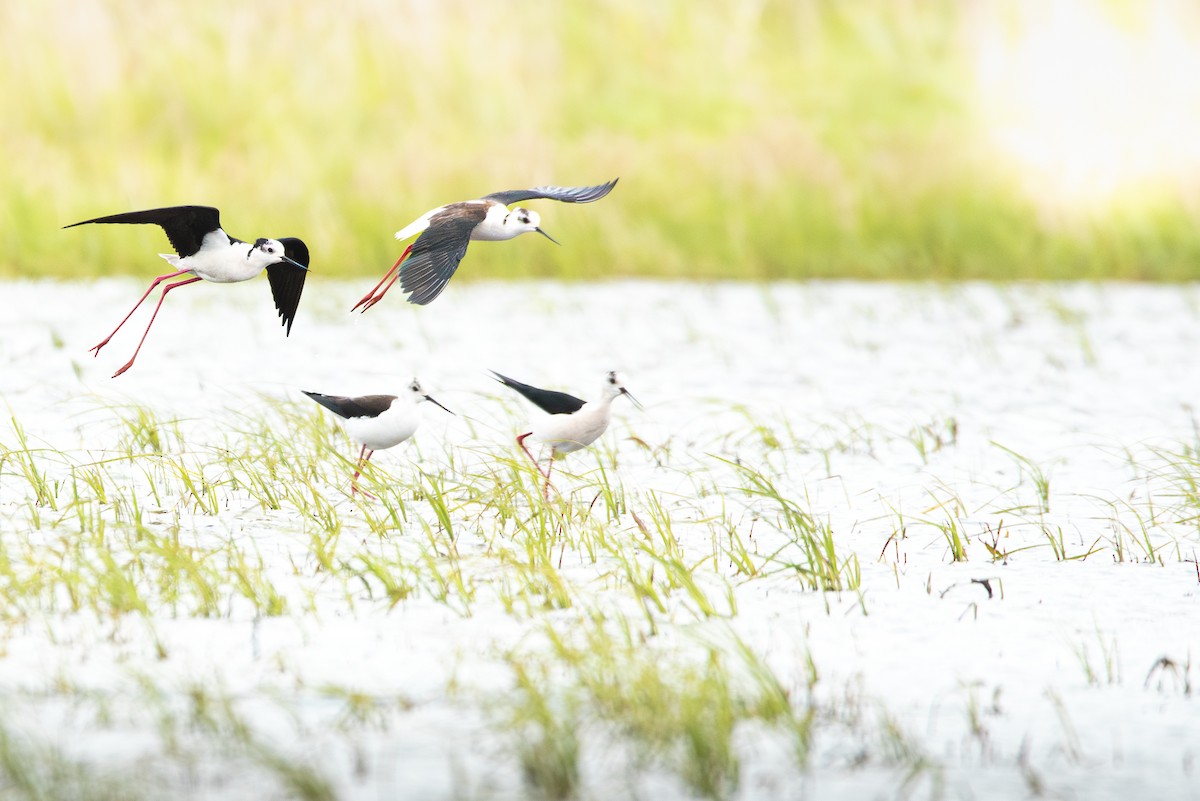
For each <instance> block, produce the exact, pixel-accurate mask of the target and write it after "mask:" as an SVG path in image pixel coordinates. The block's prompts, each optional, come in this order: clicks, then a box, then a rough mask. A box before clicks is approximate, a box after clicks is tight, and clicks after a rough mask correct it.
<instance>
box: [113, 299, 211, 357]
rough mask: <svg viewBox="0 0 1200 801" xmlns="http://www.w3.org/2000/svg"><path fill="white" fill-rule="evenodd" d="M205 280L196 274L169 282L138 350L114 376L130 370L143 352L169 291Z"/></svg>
mask: <svg viewBox="0 0 1200 801" xmlns="http://www.w3.org/2000/svg"><path fill="white" fill-rule="evenodd" d="M203 280H204V279H203V278H201V277H199V276H196V277H195V278H189V279H188V280H186V281H176V282H175V283H174V284H167V288H166V289H164V290H163V291H162V297H160V298H159V299H158V305H156V306H155V307H154V314H152V315H150V322H148V323H146V330H145V331H144V332H143V333H142V338H141V340H140V341H139V342H138V346H137V350H135V351H134V352H133V355H132V356H130V357H129V361H127V362H125V366H124V367H122V368H121V369H120V370H118V371H117V372H115V373H113V378H116V377H117V376H119V375H120V374H121V373H123V372H125V371H126V370H128V369H129V368H130V367H133V361H134V359H136V358H137V357H138V354H139V353H141V351H142V345H143V344H145V342H146V336H147V335H148V334H149V333H150V326H152V325H154V318H155V317H158V310H159V309H161V308H162V305H163V301H164V300H166V299H167V293H168V292H170V291H171V290H172V289H175V288H176V287H181V286H187V285H188V284H194V283H196V282H197V281H203Z"/></svg>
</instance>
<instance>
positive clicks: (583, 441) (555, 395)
mask: <svg viewBox="0 0 1200 801" xmlns="http://www.w3.org/2000/svg"><path fill="white" fill-rule="evenodd" d="M492 375H494V376H495V377H496V380H497V381H499V382H500V383H501V384H503V385H504V386H506V387H509V388H510V389H515V390H516V391H517V392H519V393H521V394H522V395H524V396H525V398H526V399H527V400H529V401H530V402H531V403H533V405H535V406H537V407H538V408H539V409H541V410H542V411H544V412H546V413H547V414H549V415H550V416H549V417H547V418H545V419H543V420H540V421H538V422H537V423H536V424H535V425H534V426H533V428H532V430H530V431H527V432H525V433H524V434H521V435H520V436H518V437H517V444H518V445H520V446H521V450H523V451H525V455H526V456H528V457H529V459H530V461H532V462H533V466H534V467H536V468H537V470H538V472H539V473H541V474H542V475H543V476H545V478H546V484H545V486H544V487H543V488H542V497H543V498H545V499H546V500H549V499H550V471H551V470H553V469H554V457H555V456H557V455H558V454H560V453H572V452H573V451H577V450H580V449H581V448H586V447H587V446H588V445H591V444H592V443H593V442H595V441H596V439H598V438H599V436H600V435H601V434H603V433H604V431H605V429H607V428H608V421H609V420H610V419H612V402H613V401H614V400H616V399H617V398H618V397H620V396H621V395H625V396H626V397H628V398H629V400H630V401H631V402H632V403H633V405H634V406H636V407H637V408H639V409H640V408H642V405H641V404H640V403H638V402H637V399H636V398H634V397H633V395H632V394H630V392H629V390H627V389H626V388H625V380H624V377H623V376H622V375H621V374H620V373H617V372H610V373H609V374H608V375H607V376H605V377H604V386H603V388H602V389H601V390H600V394H599V396H598V397H597V398H596V400H594V401H591V402H587V403H585V402H584V401H583V400H581V399H579V398H576V397H575V396H573V395H568V394H567V393H565V392H554V391H551V390H548V389H538V388H537V387H531V386H529V385H528V384H522V383H521V382H520V381H514V380H513V379H511V378H509V377H508V376H504V375H501V374H500V373H497V372H496V371H495V370H493V371H492ZM529 437H533V439H534V441H535V442H542V443H545V444H546V445H549V446H550V464H549V466H547V468H546V470H545V471H544V472H543V471H542V468H541V465H539V464H538V460H537V459H536V458H535V457H534V455H533V454H532V453H530V452H529V448H527V447H526V446H525V440H526V439H528V438H529Z"/></svg>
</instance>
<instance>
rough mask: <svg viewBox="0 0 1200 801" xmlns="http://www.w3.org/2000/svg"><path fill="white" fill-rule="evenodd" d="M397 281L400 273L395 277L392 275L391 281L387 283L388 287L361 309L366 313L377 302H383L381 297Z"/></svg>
mask: <svg viewBox="0 0 1200 801" xmlns="http://www.w3.org/2000/svg"><path fill="white" fill-rule="evenodd" d="M399 280H400V273H396V274H395V275H393V276H392V280H391V281H388V285H387V286H385V287H384V288H383V291H382V292H380V293H379V294H378V295H376V296H375V297H373V298H371V300H369V301H368V302H367V305H366V306H363V307H362V310H363V311H366V310H367V309H369V308H371V307H372V306H374V305H375V304H376V303H378V302H379V301H381V300H383V296H384V295H386V294H387V291H388V290H389V289H391V288H392V284H394V283H396V282H397V281H399Z"/></svg>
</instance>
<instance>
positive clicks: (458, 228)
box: [350, 178, 617, 311]
mask: <svg viewBox="0 0 1200 801" xmlns="http://www.w3.org/2000/svg"><path fill="white" fill-rule="evenodd" d="M616 185H617V179H616V178H614V179H613V180H611V181H609V182H608V183H606V184H599V185H597V186H536V187H534V188H533V189H512V190H509V191H508V192H493V193H492V194H490V195H485V196H484V197H482V198H480V199H478V200H463V201H461V202H458V203H450V204H448V205H446V206H438V207H437V208H436V209H432V210H430V211H428V212H426V213H425V214H422V215H421V216H420V217H418V218H417V219H416V220H414V221H413V222H411V223H409V224H408V225H407V226H405V227H404V228H402V229H400V230H399V231H397V232H396V239H399V240H401V241H403V240H405V239H408V238H409V237H411V236H415V235H416V234H420V236H418V237H417V240H416V241H415V242H413V243H412V244H411V245H409V246H408V248H406V249H405V251H404V253H402V254H401V255H400V258H399V259H397V260H396V263H395V264H393V265H392V269H390V270H388V271H387V273H386V274H385V275H384V276H383V280H381V281H380V282H379V283H378V284H376V285H375V288H374V289H372V290H371V291H370V292H368V293H367V294H366V295H364V296H363V298H362V300H360V301H359V302H358V303H356V304H354V308H353V309H351V310H350V311H356V310H358V309H360V308H361V310H362V311H366V310H367V309H369V308H371V307H372V306H374V305H375V304H376V303H378V302H379V301H381V300H383V296H384V295H386V294H387V291H388V290H389V289H391V288H392V284H394V283H396V279H397V278H399V279H400V289H401V291H403V292H406V293H409V295H408V302H409V303H416V304H419V305H421V306H424V305H425V304H426V303H429V302H430V301H432V300H433V299H434V298H436V297H437V296H438V295H440V294H441V293H442V290H443V289H445V288H446V282H447V281H449V280H450V276H452V275H454V271H455V270H457V269H458V263H459V262H460V261H462V258H463V256H464V255H466V252H467V245H468V244H469V243H470V241H471V240H472V239H480V240H492V241H496V240H502V239H512V238H513V237H516V236H520V235H521V234H526V233H529V232H530V231H537V232H538V233H539V234H541V235H542V236H544V237H546V238H547V239H549V240H550V241H551V242H554V244H556V245H557V244H559V243H558V241H557V240H556V239H554V237H552V236H550V234H548V233H546V232H545V231H543V230H542V229H541V228H540V227H539V226H540V225H541V217H539V216H538V213H537V212H536V211H529V210H528V209H523V208H520V207H518V208H515V209H513V210H511V211H509V209H508V207H509V205H510V204H512V203H519V202H520V201H522V200H536V199H539V198H544V199H548V200H560V201H562V202H563V203H591V202H592V201H593V200H599V199H600V198H602V197H604V196H605V195H607V194H608V193H609V192H611V191H612V188H613V187H614V186H616ZM406 259H407V260H406ZM401 264H403V266H401ZM389 279H390V280H389ZM385 284H386V286H385Z"/></svg>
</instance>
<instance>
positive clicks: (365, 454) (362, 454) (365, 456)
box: [350, 445, 375, 500]
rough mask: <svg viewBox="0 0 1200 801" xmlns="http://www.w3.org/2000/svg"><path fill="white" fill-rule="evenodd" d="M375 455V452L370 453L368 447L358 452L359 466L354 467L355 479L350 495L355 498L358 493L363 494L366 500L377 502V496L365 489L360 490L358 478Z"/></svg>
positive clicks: (352, 481) (352, 482)
mask: <svg viewBox="0 0 1200 801" xmlns="http://www.w3.org/2000/svg"><path fill="white" fill-rule="evenodd" d="M374 455H375V451H368V450H367V446H366V445H363V446H362V450H360V451H359V452H358V464H357V465H355V466H354V478H352V479H350V495H351V496H353V495H354V493H356V492H361V493H362V494H363V497H364V498H370V499H371V500H375V496H374V495H372V494H371V493H369V492H367V491H366V490H364V489H359V488H358V477H359V476H360V475H362V469H363V467H365V466H366V464H367V462H369V461H371V457H372V456H374Z"/></svg>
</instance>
